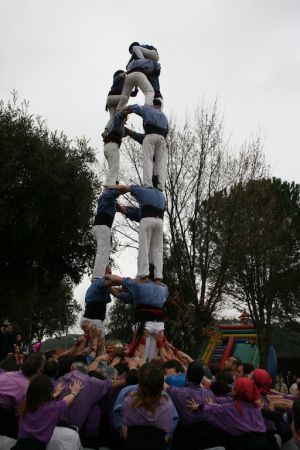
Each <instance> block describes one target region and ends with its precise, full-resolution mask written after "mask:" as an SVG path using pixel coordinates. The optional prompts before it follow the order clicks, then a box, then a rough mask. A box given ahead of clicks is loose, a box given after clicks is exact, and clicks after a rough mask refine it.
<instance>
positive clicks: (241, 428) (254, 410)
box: [202, 400, 266, 436]
mask: <svg viewBox="0 0 300 450" xmlns="http://www.w3.org/2000/svg"><path fill="white" fill-rule="evenodd" d="M202 410H203V414H204V419H205V420H206V421H207V422H209V423H211V424H212V425H215V426H216V427H218V428H221V430H223V431H226V433H228V434H230V435H231V436H240V435H241V434H244V433H265V432H266V427H265V424H264V419H263V416H262V414H261V410H260V408H259V407H258V406H257V405H255V404H254V403H248V402H245V401H243V400H239V401H235V400H234V401H232V402H228V403H223V404H222V405H206V406H204V407H203V408H202Z"/></svg>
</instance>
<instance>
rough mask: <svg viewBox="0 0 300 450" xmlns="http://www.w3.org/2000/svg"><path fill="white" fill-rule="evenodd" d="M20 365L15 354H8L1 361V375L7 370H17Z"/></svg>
mask: <svg viewBox="0 0 300 450" xmlns="http://www.w3.org/2000/svg"><path fill="white" fill-rule="evenodd" d="M18 370H19V367H18V365H17V362H16V360H15V358H14V357H13V356H7V357H6V358H5V359H2V361H0V375H1V373H5V372H17V371H18Z"/></svg>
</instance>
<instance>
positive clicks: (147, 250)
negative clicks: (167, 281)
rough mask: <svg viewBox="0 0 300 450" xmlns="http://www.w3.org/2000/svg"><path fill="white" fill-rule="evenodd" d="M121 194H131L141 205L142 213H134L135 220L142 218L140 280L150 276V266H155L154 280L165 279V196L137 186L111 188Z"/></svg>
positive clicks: (154, 190) (140, 230) (159, 192)
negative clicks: (163, 272)
mask: <svg viewBox="0 0 300 450" xmlns="http://www.w3.org/2000/svg"><path fill="white" fill-rule="evenodd" d="M111 188H112V189H113V190H114V191H116V192H118V193H120V194H126V193H127V192H130V194H131V195H132V196H133V197H134V198H135V199H136V200H137V202H138V203H139V208H140V212H139V213H137V212H136V211H132V212H131V213H132V214H135V220H136V221H137V219H138V218H140V227H139V250H138V273H137V276H138V277H139V278H144V277H147V276H148V275H149V266H150V264H153V266H154V279H160V280H161V279H162V278H163V274H162V271H163V216H164V210H165V208H166V198H165V196H164V194H163V193H162V192H161V191H160V190H158V189H155V188H152V189H151V188H146V187H143V186H137V185H131V186H127V185H120V184H119V185H118V186H112V187H111Z"/></svg>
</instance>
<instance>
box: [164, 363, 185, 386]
mask: <svg viewBox="0 0 300 450" xmlns="http://www.w3.org/2000/svg"><path fill="white" fill-rule="evenodd" d="M161 369H162V370H163V372H164V375H165V382H166V383H167V384H168V385H170V386H176V387H183V386H184V385H185V382H186V378H185V371H184V368H183V366H182V364H180V362H179V361H177V359H170V360H169V361H167V362H165V363H164V364H162V366H161Z"/></svg>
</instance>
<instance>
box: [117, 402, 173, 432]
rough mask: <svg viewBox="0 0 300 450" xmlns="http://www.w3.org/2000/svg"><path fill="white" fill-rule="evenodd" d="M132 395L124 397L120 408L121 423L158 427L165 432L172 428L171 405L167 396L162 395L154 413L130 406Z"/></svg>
mask: <svg viewBox="0 0 300 450" xmlns="http://www.w3.org/2000/svg"><path fill="white" fill-rule="evenodd" d="M133 401H134V397H126V399H125V401H124V405H123V410H122V424H123V425H125V426H127V427H130V426H133V425H141V426H142V425H144V426H149V427H156V428H160V429H161V430H163V431H165V432H166V433H171V432H172V429H173V416H172V415H173V405H172V402H171V401H170V400H169V399H168V398H167V397H165V398H164V397H162V398H161V400H160V403H159V404H158V406H157V407H156V409H155V411H154V413H152V412H151V411H149V410H147V409H145V408H143V407H139V408H135V407H134V406H132V403H133Z"/></svg>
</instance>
